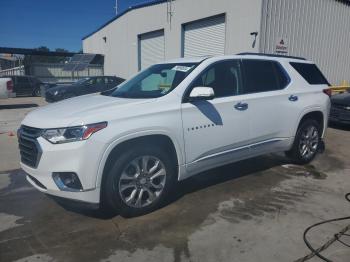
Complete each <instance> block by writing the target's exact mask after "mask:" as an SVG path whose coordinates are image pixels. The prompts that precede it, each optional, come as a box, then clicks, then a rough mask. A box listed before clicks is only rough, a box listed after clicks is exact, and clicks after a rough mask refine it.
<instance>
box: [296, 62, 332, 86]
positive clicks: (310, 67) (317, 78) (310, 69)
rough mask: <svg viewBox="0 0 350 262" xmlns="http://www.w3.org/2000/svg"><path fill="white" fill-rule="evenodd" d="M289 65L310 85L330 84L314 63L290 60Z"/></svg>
mask: <svg viewBox="0 0 350 262" xmlns="http://www.w3.org/2000/svg"><path fill="white" fill-rule="evenodd" d="M290 65H291V66H292V67H293V68H294V69H295V70H296V71H297V72H298V73H299V74H300V75H301V76H302V77H303V78H304V79H305V80H306V82H308V83H309V84H310V85H330V84H329V82H328V80H327V79H326V78H325V76H324V75H323V74H322V72H321V71H320V69H318V67H317V66H316V65H315V64H306V63H296V62H291V63H290Z"/></svg>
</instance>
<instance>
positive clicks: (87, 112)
mask: <svg viewBox="0 0 350 262" xmlns="http://www.w3.org/2000/svg"><path fill="white" fill-rule="evenodd" d="M155 100H156V99H127V98H116V97H110V96H103V95H99V94H97V95H96V94H93V95H85V96H78V97H74V98H71V99H67V100H63V101H61V102H57V103H53V104H49V105H46V106H43V107H40V108H38V109H36V110H34V111H32V112H30V113H29V114H28V115H27V116H26V117H25V118H24V120H23V121H22V124H23V125H27V126H31V127H36V128H57V127H68V126H76V125H83V124H91V123H97V122H102V121H108V120H109V118H113V119H115V118H117V117H118V115H120V116H125V115H127V114H131V113H134V114H136V113H137V112H136V111H137V110H135V106H136V105H139V104H144V103H151V102H152V101H155ZM130 109H133V110H130Z"/></svg>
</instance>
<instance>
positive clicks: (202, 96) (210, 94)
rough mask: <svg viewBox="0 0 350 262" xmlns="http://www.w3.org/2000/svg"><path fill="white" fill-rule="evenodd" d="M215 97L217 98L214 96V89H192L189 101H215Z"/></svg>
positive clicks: (201, 87)
mask: <svg viewBox="0 0 350 262" xmlns="http://www.w3.org/2000/svg"><path fill="white" fill-rule="evenodd" d="M214 97H215V94H214V90H213V88H211V87H205V86H198V87H195V88H193V89H192V91H191V93H190V97H189V100H190V101H198V100H211V99H214Z"/></svg>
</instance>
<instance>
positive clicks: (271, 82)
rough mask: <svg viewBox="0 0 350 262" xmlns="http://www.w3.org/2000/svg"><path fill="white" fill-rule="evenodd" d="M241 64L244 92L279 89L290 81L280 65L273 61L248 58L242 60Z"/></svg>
mask: <svg viewBox="0 0 350 262" xmlns="http://www.w3.org/2000/svg"><path fill="white" fill-rule="evenodd" d="M243 66H244V72H245V84H244V90H243V93H244V94H249V93H258V92H267V91H274V90H280V89H283V88H285V87H286V86H287V85H288V83H289V81H290V80H289V77H288V75H287V73H286V72H285V71H284V70H283V69H282V66H281V65H280V64H279V63H278V62H275V61H266V60H251V59H249V60H243Z"/></svg>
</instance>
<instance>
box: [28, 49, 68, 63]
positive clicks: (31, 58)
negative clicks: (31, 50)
mask: <svg viewBox="0 0 350 262" xmlns="http://www.w3.org/2000/svg"><path fill="white" fill-rule="evenodd" d="M36 50H39V51H44V52H49V51H50V49H49V48H47V47H46V46H40V47H38V48H36ZM54 51H56V52H63V53H65V52H68V50H66V49H64V48H56V49H55V50H54ZM67 60H69V58H67V57H64V56H41V55H25V56H24V63H25V64H29V63H30V64H32V63H64V62H65V61H67Z"/></svg>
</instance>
